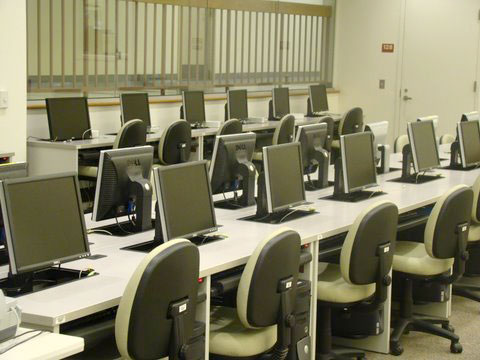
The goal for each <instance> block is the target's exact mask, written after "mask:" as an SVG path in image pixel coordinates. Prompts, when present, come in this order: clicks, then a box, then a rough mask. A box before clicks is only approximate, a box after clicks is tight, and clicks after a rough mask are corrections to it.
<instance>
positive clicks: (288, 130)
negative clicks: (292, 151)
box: [272, 115, 295, 145]
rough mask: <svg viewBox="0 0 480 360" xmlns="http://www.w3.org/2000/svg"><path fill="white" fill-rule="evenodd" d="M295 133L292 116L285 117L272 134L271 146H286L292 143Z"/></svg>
mask: <svg viewBox="0 0 480 360" xmlns="http://www.w3.org/2000/svg"><path fill="white" fill-rule="evenodd" d="M294 131H295V117H294V116H293V115H285V116H284V117H283V118H282V119H281V120H280V123H279V124H278V127H277V128H276V129H275V132H274V133H273V141H272V144H273V145H280V144H287V143H291V142H292V141H293V133H294Z"/></svg>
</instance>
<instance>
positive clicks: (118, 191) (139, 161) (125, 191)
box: [92, 146, 153, 225]
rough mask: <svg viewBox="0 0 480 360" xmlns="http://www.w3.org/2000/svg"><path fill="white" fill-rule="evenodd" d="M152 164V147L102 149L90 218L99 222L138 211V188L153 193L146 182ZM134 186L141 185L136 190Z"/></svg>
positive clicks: (139, 204) (148, 178) (147, 181)
mask: <svg viewBox="0 0 480 360" xmlns="http://www.w3.org/2000/svg"><path fill="white" fill-rule="evenodd" d="M152 164H153V147H151V146H138V147H132V148H125V149H113V150H102V151H101V152H100V162H99V167H98V175H97V186H96V189H95V200H94V204H93V215H92V219H93V220H94V221H102V220H107V219H115V218H118V217H121V216H126V215H133V214H135V212H138V210H139V208H140V206H141V203H140V201H138V202H136V200H137V196H136V195H138V194H137V193H136V191H137V190H138V188H140V187H141V188H142V189H145V190H146V191H148V190H150V191H151V190H152V188H151V185H150V182H149V180H150V172H151V171H152ZM135 184H138V185H141V186H139V187H136V188H135V187H134V185H135ZM147 187H148V188H149V189H147ZM150 201H151V198H150ZM150 206H151V204H150ZM145 221H148V219H145ZM150 225H151V217H150Z"/></svg>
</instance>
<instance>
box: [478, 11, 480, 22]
mask: <svg viewBox="0 0 480 360" xmlns="http://www.w3.org/2000/svg"><path fill="white" fill-rule="evenodd" d="M478 20H480V10H478Z"/></svg>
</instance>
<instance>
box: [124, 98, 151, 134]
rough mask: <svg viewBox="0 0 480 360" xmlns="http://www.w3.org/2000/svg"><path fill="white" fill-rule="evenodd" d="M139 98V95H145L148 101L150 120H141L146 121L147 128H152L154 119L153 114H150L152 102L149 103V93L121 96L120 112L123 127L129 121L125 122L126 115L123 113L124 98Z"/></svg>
mask: <svg viewBox="0 0 480 360" xmlns="http://www.w3.org/2000/svg"><path fill="white" fill-rule="evenodd" d="M135 95H136V96H139V95H144V96H145V98H146V100H147V110H148V111H147V112H148V119H147V120H144V119H140V120H142V121H144V122H145V123H146V125H147V128H150V127H151V126H152V117H151V114H150V102H149V97H148V93H124V94H120V111H121V112H122V126H123V125H125V123H126V122H128V121H125V114H124V111H123V97H124V96H125V97H129V96H135ZM131 120H133V119H131Z"/></svg>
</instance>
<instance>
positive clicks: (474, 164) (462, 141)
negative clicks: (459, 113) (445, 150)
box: [457, 120, 480, 168]
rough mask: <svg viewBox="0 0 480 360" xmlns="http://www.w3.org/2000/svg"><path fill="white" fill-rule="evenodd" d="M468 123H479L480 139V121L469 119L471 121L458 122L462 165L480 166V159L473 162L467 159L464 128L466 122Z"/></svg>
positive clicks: (465, 166) (479, 132)
mask: <svg viewBox="0 0 480 360" xmlns="http://www.w3.org/2000/svg"><path fill="white" fill-rule="evenodd" d="M468 123H476V124H477V128H478V134H479V141H480V121H478V120H469V121H461V122H459V123H457V134H458V142H459V143H460V159H461V161H462V167H463V168H467V167H471V166H478V165H479V164H480V160H479V161H476V162H473V163H467V161H466V153H465V142H464V140H463V131H462V128H463V127H464V126H465V124H468Z"/></svg>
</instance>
